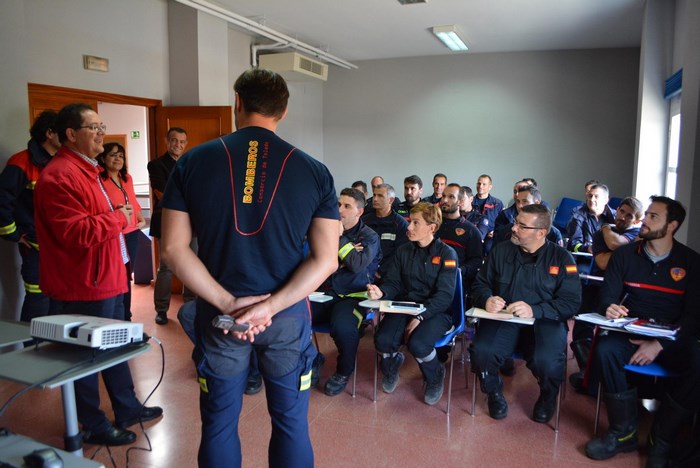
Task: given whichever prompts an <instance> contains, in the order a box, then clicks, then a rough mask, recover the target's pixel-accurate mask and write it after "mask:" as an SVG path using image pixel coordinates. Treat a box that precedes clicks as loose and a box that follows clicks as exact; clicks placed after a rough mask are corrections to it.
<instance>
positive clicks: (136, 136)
mask: <svg viewBox="0 0 700 468" xmlns="http://www.w3.org/2000/svg"><path fill="white" fill-rule="evenodd" d="M139 138H141V132H139V131H138V130H134V131H132V132H131V139H132V140H138V139H139Z"/></svg>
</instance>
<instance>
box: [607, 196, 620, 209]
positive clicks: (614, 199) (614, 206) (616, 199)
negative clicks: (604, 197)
mask: <svg viewBox="0 0 700 468" xmlns="http://www.w3.org/2000/svg"><path fill="white" fill-rule="evenodd" d="M620 203H622V198H620V197H612V198H610V200H608V206H609V207H610V208H612V209H613V210H616V209H617V207H618V206H620Z"/></svg>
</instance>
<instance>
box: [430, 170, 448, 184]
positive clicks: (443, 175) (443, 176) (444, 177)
mask: <svg viewBox="0 0 700 468" xmlns="http://www.w3.org/2000/svg"><path fill="white" fill-rule="evenodd" d="M438 177H442V178H443V179H445V182H447V176H446V175H445V174H443V173H442V172H438V173H437V174H435V175H434V176H433V182H435V179H437V178H438Z"/></svg>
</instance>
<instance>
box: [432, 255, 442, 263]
mask: <svg viewBox="0 0 700 468" xmlns="http://www.w3.org/2000/svg"><path fill="white" fill-rule="evenodd" d="M440 260H442V258H440V257H438V256H435V257H433V259H432V261H431V262H432V264H433V265H439V264H440Z"/></svg>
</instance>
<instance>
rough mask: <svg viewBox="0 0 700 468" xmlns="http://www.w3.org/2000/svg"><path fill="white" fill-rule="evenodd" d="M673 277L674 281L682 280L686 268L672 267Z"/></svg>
mask: <svg viewBox="0 0 700 468" xmlns="http://www.w3.org/2000/svg"><path fill="white" fill-rule="evenodd" d="M671 278H673V281H680V280H682V279H683V278H685V268H681V267H673V268H671Z"/></svg>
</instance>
